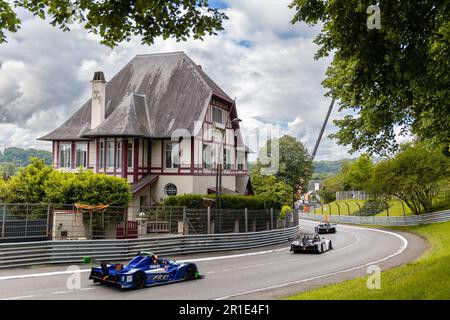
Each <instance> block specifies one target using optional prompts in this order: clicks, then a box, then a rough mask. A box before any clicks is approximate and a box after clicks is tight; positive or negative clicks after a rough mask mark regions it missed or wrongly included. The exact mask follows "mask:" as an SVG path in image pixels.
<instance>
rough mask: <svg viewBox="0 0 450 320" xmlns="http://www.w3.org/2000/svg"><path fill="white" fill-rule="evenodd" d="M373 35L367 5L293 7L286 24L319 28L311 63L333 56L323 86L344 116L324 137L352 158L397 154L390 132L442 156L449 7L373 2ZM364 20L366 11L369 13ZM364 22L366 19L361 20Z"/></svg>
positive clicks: (338, 0)
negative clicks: (437, 148) (376, 19)
mask: <svg viewBox="0 0 450 320" xmlns="http://www.w3.org/2000/svg"><path fill="white" fill-rule="evenodd" d="M377 3H378V5H379V9H380V17H381V28H380V29H377V28H369V26H368V24H367V22H368V21H367V20H368V18H370V16H369V14H368V13H367V11H368V9H370V8H369V6H370V5H373V4H374V1H372V0H351V1H347V0H345V1H344V0H332V1H329V0H293V1H292V3H291V5H290V7H291V8H295V9H296V14H295V16H294V18H293V19H292V23H297V22H301V21H302V22H306V23H307V24H309V25H316V24H321V25H322V26H323V27H322V32H321V33H320V34H319V35H318V36H317V37H316V39H315V42H316V43H317V44H318V45H319V46H320V48H319V50H318V52H317V54H316V58H317V59H318V58H321V57H325V56H328V55H330V54H333V55H334V57H333V61H332V66H331V67H330V68H329V69H328V71H327V77H326V79H325V80H324V82H323V85H324V86H325V87H326V88H328V89H329V92H328V94H329V95H330V96H331V97H333V98H336V99H339V101H340V110H349V111H351V114H353V115H348V116H346V117H344V118H343V119H340V120H335V121H334V123H335V124H336V125H337V126H338V127H339V131H338V132H337V133H336V134H333V135H331V137H333V138H335V139H337V141H338V143H340V144H342V145H350V146H351V150H352V151H356V150H367V151H368V152H370V153H375V154H386V153H394V152H395V151H397V150H398V144H397V143H396V141H395V139H394V138H395V136H396V132H397V130H398V131H399V132H400V133H403V134H407V133H410V132H412V133H413V134H416V135H418V136H419V137H421V138H422V139H424V138H425V139H428V140H429V142H431V143H432V144H434V145H439V144H441V145H443V146H444V152H446V153H447V154H450V149H449V148H450V115H449V113H448V110H449V108H450V105H449V104H450V90H449V88H450V59H449V57H450V19H449V16H450V2H449V1H448V0H423V1H410V0H386V1H378V2H377ZM369 12H370V13H371V14H373V12H372V11H371V10H369ZM369 20H370V19H369Z"/></svg>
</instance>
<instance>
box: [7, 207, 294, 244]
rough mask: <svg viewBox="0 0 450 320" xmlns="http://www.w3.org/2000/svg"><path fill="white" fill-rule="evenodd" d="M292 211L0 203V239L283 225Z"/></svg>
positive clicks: (236, 230)
mask: <svg viewBox="0 0 450 320" xmlns="http://www.w3.org/2000/svg"><path fill="white" fill-rule="evenodd" d="M297 224H298V215H297V214H293V213H288V214H287V215H286V217H285V218H283V219H281V218H280V211H279V210H273V209H261V210H247V209H241V210H228V209H221V210H216V209H212V208H203V209H189V208H186V207H166V206H153V207H142V206H139V207H133V206H128V207H114V206H111V207H108V208H107V209H106V210H104V211H102V212H95V213H90V212H86V211H81V210H79V209H77V208H76V207H75V206H73V205H55V204H0V242H21V241H38V240H51V239H53V240H98V239H133V238H142V237H149V236H155V234H168V235H170V234H182V235H187V234H214V233H242V232H258V231H265V230H274V229H281V228H289V227H291V226H294V225H297Z"/></svg>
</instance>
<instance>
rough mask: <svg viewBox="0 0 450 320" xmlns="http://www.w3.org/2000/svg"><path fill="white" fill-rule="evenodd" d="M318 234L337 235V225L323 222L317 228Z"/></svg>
mask: <svg viewBox="0 0 450 320" xmlns="http://www.w3.org/2000/svg"><path fill="white" fill-rule="evenodd" d="M315 231H316V233H319V234H322V233H336V224H332V223H329V222H322V223H321V224H319V225H318V226H316V228H315Z"/></svg>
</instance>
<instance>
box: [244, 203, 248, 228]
mask: <svg viewBox="0 0 450 320" xmlns="http://www.w3.org/2000/svg"><path fill="white" fill-rule="evenodd" d="M244 210H245V211H244V218H245V232H248V210H247V208H245V209H244Z"/></svg>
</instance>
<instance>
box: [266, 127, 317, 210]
mask: <svg viewBox="0 0 450 320" xmlns="http://www.w3.org/2000/svg"><path fill="white" fill-rule="evenodd" d="M274 142H275V143H272V141H271V140H269V141H267V145H266V147H265V148H262V149H261V150H260V154H261V155H263V156H264V155H268V158H271V159H272V161H278V170H276V172H274V174H275V176H276V177H277V178H278V179H279V180H280V181H283V182H284V183H286V184H287V185H288V186H290V187H291V188H292V198H291V199H292V206H293V205H294V202H295V198H296V193H297V191H299V192H301V193H304V192H306V191H307V189H308V182H309V180H310V178H311V175H312V172H313V165H312V160H311V157H310V155H309V154H308V150H307V149H306V147H305V146H304V144H303V143H302V142H301V141H298V140H297V139H295V138H294V137H292V136H289V135H284V136H282V137H281V138H277V139H276V140H275V141H274ZM273 146H278V150H272V147H273ZM277 153H278V154H277ZM263 163H264V162H263Z"/></svg>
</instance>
